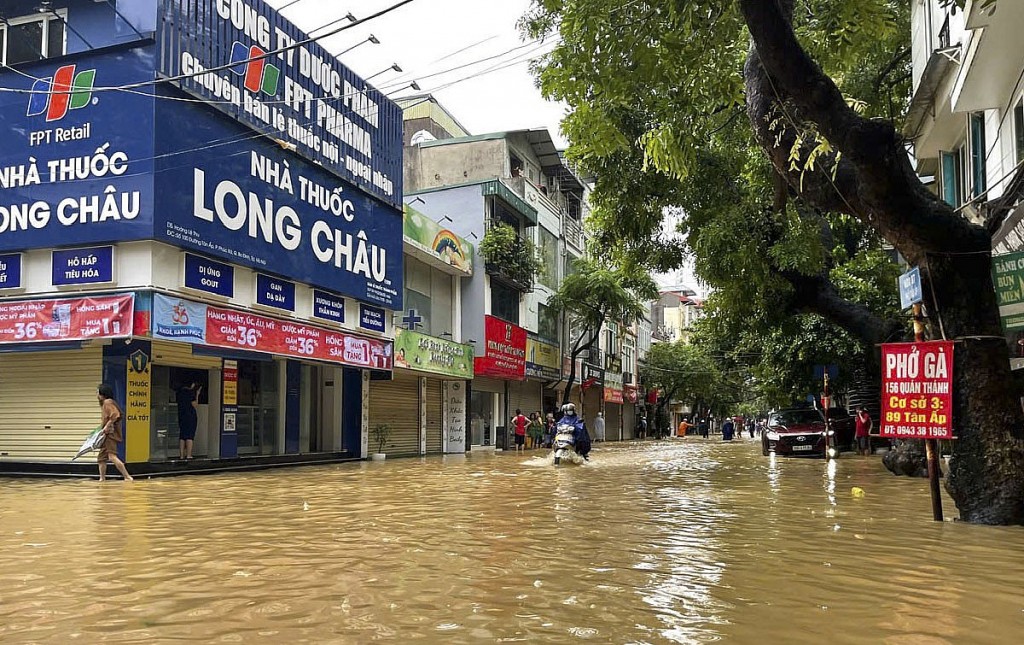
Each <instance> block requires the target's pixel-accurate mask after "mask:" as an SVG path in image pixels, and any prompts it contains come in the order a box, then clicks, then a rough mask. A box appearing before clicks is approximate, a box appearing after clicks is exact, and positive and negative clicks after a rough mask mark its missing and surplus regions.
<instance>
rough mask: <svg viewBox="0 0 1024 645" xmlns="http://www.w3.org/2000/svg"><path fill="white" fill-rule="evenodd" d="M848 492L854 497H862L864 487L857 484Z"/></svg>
mask: <svg viewBox="0 0 1024 645" xmlns="http://www.w3.org/2000/svg"><path fill="white" fill-rule="evenodd" d="M850 494H851V495H853V496H854V497H864V495H865V493H864V489H863V488H860V487H859V486H854V487H853V488H851V489H850Z"/></svg>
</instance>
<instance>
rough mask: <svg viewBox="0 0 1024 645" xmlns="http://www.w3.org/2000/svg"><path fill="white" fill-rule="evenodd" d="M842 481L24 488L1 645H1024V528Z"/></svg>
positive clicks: (3, 534)
mask: <svg viewBox="0 0 1024 645" xmlns="http://www.w3.org/2000/svg"><path fill="white" fill-rule="evenodd" d="M833 463H834V467H833V469H832V472H831V476H830V473H829V468H828V467H826V465H825V464H824V463H823V462H822V461H817V460H796V459H788V460H777V461H776V460H772V459H769V458H765V457H762V456H761V455H760V451H759V445H758V444H756V443H754V442H740V443H735V444H722V443H721V442H718V441H715V440H709V441H707V442H703V441H702V440H700V439H699V438H691V439H687V440H686V441H683V440H676V441H672V442H662V443H654V442H648V443H634V444H623V445H613V446H610V447H609V446H605V445H598V449H597V450H595V452H594V454H593V459H592V463H590V464H588V465H586V466H584V467H563V468H559V469H555V468H554V467H552V466H550V465H547V464H546V463H544V460H543V459H542V458H540V457H537V456H527V457H522V456H515V455H512V454H499V455H479V454H476V455H472V456H469V457H461V456H459V457H448V458H428V459H425V460H422V461H420V460H394V461H390V462H386V463H383V464H381V463H359V464H345V465H338V466H320V467H310V468H302V469H287V470H279V471H265V472H257V473H240V474H226V475H216V476H209V477H182V478H170V479H158V480H149V481H138V482H136V483H135V484H133V485H126V484H122V483H120V482H114V483H110V484H107V485H105V486H100V485H98V483H97V482H95V481H57V480H5V481H3V482H2V488H0V546H2V551H0V642H5V643H6V642H10V643H27V642H42V643H65V642H81V643H94V642H170V641H182V640H194V641H203V642H245V643H259V642H266V643H296V642H335V643H365V642H369V641H371V640H385V641H388V640H390V641H401V642H405V641H409V640H413V639H416V640H419V641H420V642H428V643H429V642H445V643H480V642H509V641H529V642H552V643H566V642H575V641H586V640H589V641H591V642H609V643H669V642H672V643H694V642H709V641H716V640H721V641H724V642H730V643H820V642H822V640H823V637H824V636H825V635H828V637H829V638H828V640H829V641H830V642H835V643H899V644H901V645H903V644H918V643H922V644H923V643H928V644H932V643H1008V642H1016V641H1017V640H1018V639H1019V638H1020V635H1021V634H1022V633H1024V593H1022V591H1024V529H1021V528H990V527H977V526H967V525H961V524H957V523H953V522H946V523H944V524H937V523H933V522H931V520H930V507H929V502H928V493H927V485H926V482H925V481H924V480H920V481H910V480H906V479H897V478H894V477H892V476H890V475H889V474H888V473H886V472H885V471H884V469H883V468H882V466H881V464H880V462H879V459H877V458H873V459H870V460H869V459H864V458H857V457H854V456H852V455H844V458H843V459H841V460H839V461H837V462H833ZM853 487H858V488H860V489H863V491H864V495H863V496H858V495H857V494H855V491H853V490H852V489H853ZM953 510H954V509H953V508H952V505H951V503H950V502H949V500H948V499H947V500H946V512H947V516H952V515H953Z"/></svg>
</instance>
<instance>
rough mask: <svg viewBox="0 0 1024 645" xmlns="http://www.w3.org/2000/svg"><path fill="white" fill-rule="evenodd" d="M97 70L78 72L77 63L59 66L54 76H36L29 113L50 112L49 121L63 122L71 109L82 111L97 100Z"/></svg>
mask: <svg viewBox="0 0 1024 645" xmlns="http://www.w3.org/2000/svg"><path fill="white" fill-rule="evenodd" d="M95 81H96V70H95V69H86V70H82V71H81V72H78V71H76V66H75V65H65V66H63V67H60V68H58V69H57V71H56V72H54V73H53V76H50V77H48V78H40V79H36V82H35V83H33V84H32V95H31V96H30V97H29V99H28V112H27V116H39V115H41V114H45V115H46V121H47V123H50V122H53V121H60V120H61V119H63V118H64V117H65V116H67V114H68V111H70V110H79V109H81V108H84V107H85V106H87V105H89V104H90V103H95V101H94V100H93V98H92V88H93V84H94V83H95Z"/></svg>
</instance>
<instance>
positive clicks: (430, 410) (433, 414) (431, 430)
mask: <svg viewBox="0 0 1024 645" xmlns="http://www.w3.org/2000/svg"><path fill="white" fill-rule="evenodd" d="M442 397H443V395H442V393H441V381H439V380H437V379H432V378H428V379H427V400H426V401H425V405H426V407H427V454H428V455H439V454H441V433H442V432H443V425H442V423H441V421H442V419H441V417H442V416H443V415H442V412H441V405H442V403H443V398H442Z"/></svg>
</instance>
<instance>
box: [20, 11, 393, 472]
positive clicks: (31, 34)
mask: <svg viewBox="0 0 1024 645" xmlns="http://www.w3.org/2000/svg"><path fill="white" fill-rule="evenodd" d="M0 61H2V62H3V63H4V64H5V65H6V66H7V67H4V68H2V71H0V136H2V137H3V141H4V146H3V147H2V149H0V417H2V418H6V419H7V420H3V421H0V468H4V467H5V466H6V467H7V469H8V470H9V469H11V468H14V466H12V464H13V465H15V466H16V467H17V468H22V469H25V468H29V467H30V466H32V465H37V466H38V465H49V466H48V467H51V469H53V468H57V469H59V467H60V466H59V465H60V464H67V462H68V460H69V459H70V457H71V456H73V455H74V449H75V448H76V447H77V443H78V442H80V440H81V437H82V436H84V434H85V433H87V431H88V429H89V428H91V427H93V426H94V425H95V419H94V418H93V417H95V414H96V409H95V387H96V383H97V382H99V381H100V380H103V381H106V382H111V383H112V384H114V385H115V386H116V389H117V390H118V392H119V396H118V398H119V400H121V401H122V402H123V403H124V407H125V409H126V418H127V424H126V425H127V433H126V434H127V437H126V442H125V444H124V450H125V456H126V457H127V459H128V461H129V463H146V464H153V463H162V462H173V461H175V459H176V458H177V457H179V456H180V454H179V452H178V442H177V414H176V410H177V402H178V398H179V394H180V391H181V388H182V387H184V386H185V385H188V384H191V383H199V384H200V385H201V386H202V394H201V395H200V397H199V417H200V431H199V433H198V434H197V438H196V444H195V450H196V452H195V453H194V455H193V456H195V457H198V458H201V459H208V460H210V462H209V463H211V464H213V465H214V466H216V465H217V464H218V463H225V462H228V461H232V460H236V459H240V458H243V457H247V456H251V457H266V458H277V459H279V458H283V457H287V456H289V455H292V456H294V455H304V454H310V455H313V454H317V455H322V454H324V453H330V454H332V455H335V456H339V457H340V456H354V457H361V456H365V455H366V433H367V416H366V412H365V409H364V408H365V405H364V404H365V400H366V396H367V388H368V387H369V385H368V384H369V381H370V377H371V373H373V374H376V375H377V376H378V377H380V376H385V375H386V374H387V373H389V372H391V370H392V369H393V361H392V358H393V356H392V354H393V346H392V340H393V337H394V334H393V325H392V315H391V312H393V311H400V310H401V309H402V305H403V303H402V293H403V289H402V279H403V260H402V211H401V206H402V171H401V170H402V139H401V134H402V117H401V111H400V110H399V108H398V107H397V106H396V105H395V104H394V103H393V102H391V101H390V100H389V99H387V97H386V96H384V95H383V94H382V93H380V92H379V91H377V90H376V89H375V88H373V87H372V86H369V85H368V84H366V83H365V82H364V81H362V80H361V79H360V78H358V77H357V76H356V75H354V74H353V73H352V72H351V71H349V70H348V69H347V68H345V67H344V66H343V65H342V64H341V63H340V62H339V61H338V60H336V59H335V58H334V57H332V56H331V55H330V54H328V53H327V52H326V51H325V50H323V49H322V48H321V47H320V46H319V45H318V44H317V43H316V42H315V41H312V40H311V39H309V37H308V36H307V35H306V34H304V33H302V32H300V31H299V30H298V29H297V28H295V27H294V26H293V25H291V24H290V23H289V22H287V21H286V20H285V19H283V18H282V17H281V16H280V15H279V14H277V12H276V11H274V10H273V9H272V8H270V7H269V5H267V4H265V3H264V2H262V1H261V0H190V1H187V2H186V1H184V0H116V1H115V0H110V1H109V2H107V1H106V0H101V1H99V2H97V1H95V0H64V1H57V2H50V3H45V5H44V4H41V3H39V2H30V1H29V2H21V1H15V2H7V3H4V7H3V8H0ZM48 374H49V375H50V376H49V377H48ZM61 374H63V375H64V376H63V378H57V376H58V375H61ZM83 392H84V394H83ZM56 401H62V402H63V405H61V406H54V405H52V404H51V403H52V402H56ZM19 405H20V406H29V407H30V408H31V410H32V412H31V414H30V415H29V418H28V419H27V420H25V419H22V420H16V419H13V418H11V415H8V414H7V412H8V409H9V408H14V407H15V406H19Z"/></svg>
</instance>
